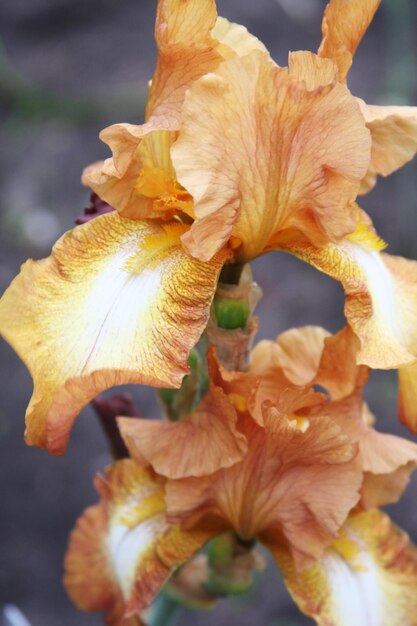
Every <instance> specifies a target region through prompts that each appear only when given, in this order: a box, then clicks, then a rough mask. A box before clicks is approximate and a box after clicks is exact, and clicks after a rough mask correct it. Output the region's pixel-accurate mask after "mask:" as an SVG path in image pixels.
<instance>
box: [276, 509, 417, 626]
mask: <svg viewBox="0 0 417 626" xmlns="http://www.w3.org/2000/svg"><path fill="white" fill-rule="evenodd" d="M268 547H269V548H270V549H271V551H272V553H273V555H274V557H275V559H276V561H277V563H278V565H279V567H280V568H281V570H282V573H283V575H284V579H285V583H286V585H287V587H288V590H289V592H290V594H291V595H292V597H293V599H294V601H295V602H296V603H297V605H298V607H299V608H300V609H301V611H302V612H303V613H305V614H306V615H308V616H310V617H312V618H314V619H315V620H316V623H317V624H318V626H352V624H355V626H417V595H416V593H415V589H416V584H417V549H416V547H415V546H414V545H413V544H411V543H410V541H409V538H408V536H407V535H406V534H405V533H403V532H402V531H401V530H400V529H399V528H397V527H396V526H395V525H394V524H393V523H392V522H391V521H390V519H389V517H388V516H387V515H385V514H384V513H381V512H380V511H378V510H376V509H374V510H371V511H368V512H366V513H359V514H357V515H351V516H350V518H349V519H348V521H347V523H346V524H345V526H344V527H343V529H342V531H341V536H340V539H339V540H338V541H336V542H335V543H334V544H333V546H331V547H330V548H329V549H328V550H327V551H326V552H325V553H324V556H323V557H322V558H321V559H320V561H319V562H318V563H317V565H315V566H314V567H312V568H311V569H309V570H306V571H304V572H301V573H300V572H299V571H297V570H296V568H295V566H294V563H293V562H292V559H291V558H290V557H289V555H288V553H287V554H285V553H284V552H283V551H282V550H279V549H278V548H277V547H274V546H271V545H269V546H268Z"/></svg>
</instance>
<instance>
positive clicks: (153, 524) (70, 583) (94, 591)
mask: <svg viewBox="0 0 417 626" xmlns="http://www.w3.org/2000/svg"><path fill="white" fill-rule="evenodd" d="M96 485H97V488H98V491H99V493H100V495H101V498H102V499H101V501H100V502H99V504H97V505H96V506H93V507H90V508H89V509H87V510H86V511H85V513H84V515H83V516H82V517H81V518H80V519H79V520H78V523H77V525H76V527H75V529H74V531H73V532H72V534H71V537H70V542H69V547H68V552H67V555H66V559H65V586H66V588H67V591H68V593H69V595H70V596H71V599H72V600H73V602H74V603H75V604H76V605H77V606H78V607H79V608H81V609H83V610H87V611H105V612H106V622H107V624H109V625H110V626H133V625H134V624H138V625H139V621H136V620H137V617H136V616H137V614H138V613H139V611H141V610H142V609H144V608H146V607H147V606H148V605H149V604H150V603H151V602H152V600H153V599H154V597H155V596H156V594H157V593H158V592H159V591H160V590H161V587H162V586H163V584H164V583H165V581H166V580H167V578H169V576H170V575H171V573H172V572H173V570H174V569H175V568H176V567H178V565H180V564H181V563H182V562H184V561H185V560H187V559H188V558H189V557H191V556H192V555H193V554H194V553H195V552H196V551H197V550H198V549H199V548H200V547H201V546H202V545H203V544H204V543H205V542H206V541H207V540H208V539H209V536H208V535H207V534H205V533H202V532H199V531H195V532H190V533H186V532H183V531H182V530H181V529H180V528H179V527H178V526H172V525H170V524H169V523H168V522H167V520H166V515H165V500H164V489H163V485H161V483H160V482H158V481H157V480H156V479H155V478H154V477H153V476H152V474H151V473H149V472H148V471H147V470H145V469H144V468H142V467H140V466H139V465H137V464H136V463H135V462H134V461H132V460H126V461H121V462H119V463H117V464H116V465H114V466H113V467H112V468H110V470H108V471H107V475H106V479H105V480H103V479H98V480H97V481H96ZM129 620H131V621H129Z"/></svg>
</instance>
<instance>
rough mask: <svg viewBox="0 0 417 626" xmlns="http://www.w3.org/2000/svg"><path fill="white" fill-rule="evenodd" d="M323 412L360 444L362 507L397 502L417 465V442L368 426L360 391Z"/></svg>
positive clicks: (325, 407)
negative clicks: (362, 472) (362, 473)
mask: <svg viewBox="0 0 417 626" xmlns="http://www.w3.org/2000/svg"><path fill="white" fill-rule="evenodd" d="M323 413H324V414H325V415H327V416H328V417H330V418H331V419H332V421H333V422H334V423H335V424H337V425H338V426H339V427H340V428H341V430H342V431H343V432H344V433H345V434H346V435H347V436H348V437H349V440H350V441H351V442H352V443H357V444H358V446H359V453H360V462H361V466H362V469H363V471H364V482H363V485H362V490H361V506H362V507H363V508H373V507H380V506H385V505H386V504H390V503H393V502H396V501H397V500H398V499H399V498H400V496H401V495H402V493H403V491H404V489H405V488H406V486H407V483H408V480H409V477H410V474H411V472H413V471H414V470H415V468H416V467H417V445H416V444H415V443H413V442H411V441H408V440H407V439H403V438H402V437H397V436H395V435H389V434H386V433H381V432H378V431H376V430H375V429H374V428H372V427H371V426H369V425H368V424H367V423H366V422H365V419H364V403H363V397H362V392H361V391H357V392H355V393H354V394H352V395H351V396H349V397H347V398H344V399H343V400H340V401H336V402H331V403H329V404H327V405H325V406H324V407H323V410H322V413H321V414H323ZM319 414H320V413H319Z"/></svg>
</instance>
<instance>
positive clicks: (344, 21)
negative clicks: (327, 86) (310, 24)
mask: <svg viewBox="0 0 417 626" xmlns="http://www.w3.org/2000/svg"><path fill="white" fill-rule="evenodd" d="M380 3H381V0H330V2H329V4H328V5H327V7H326V10H325V12H324V16H323V22H322V26H321V29H322V35H323V39H322V41H321V44H320V48H319V50H318V54H319V56H321V57H327V58H329V59H332V60H333V61H334V62H335V63H336V64H337V67H338V68H339V75H338V79H339V81H340V82H345V81H346V79H347V75H348V73H349V70H350V66H351V65H352V59H353V56H354V54H355V52H356V48H357V47H358V45H359V44H360V42H361V39H362V37H363V36H364V34H365V33H366V31H367V29H368V26H369V25H370V23H371V22H372V19H373V17H374V15H375V13H376V11H377V9H378V7H379V5H380Z"/></svg>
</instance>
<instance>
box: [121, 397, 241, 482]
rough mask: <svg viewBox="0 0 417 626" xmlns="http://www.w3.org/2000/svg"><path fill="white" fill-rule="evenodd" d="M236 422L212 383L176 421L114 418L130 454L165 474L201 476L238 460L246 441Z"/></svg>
mask: <svg viewBox="0 0 417 626" xmlns="http://www.w3.org/2000/svg"><path fill="white" fill-rule="evenodd" d="M236 422H237V414H236V410H235V408H234V406H233V404H232V403H231V401H230V400H229V399H228V397H227V396H226V394H225V393H224V392H223V391H222V389H221V388H220V387H215V386H214V385H212V387H211V389H210V390H209V391H208V392H207V393H206V394H205V396H204V398H203V399H202V400H201V402H200V404H199V405H198V406H197V408H196V410H195V411H194V412H193V413H192V414H191V415H190V416H188V417H186V418H184V419H182V420H180V421H179V422H161V421H159V420H158V421H154V420H145V419H140V420H138V419H135V420H132V419H128V418H127V419H123V418H120V419H119V420H118V424H119V427H120V430H121V434H122V436H123V439H124V440H125V443H126V445H127V447H128V449H129V451H130V454H131V455H132V456H133V458H136V456H138V458H139V459H145V460H146V461H147V462H148V463H150V464H151V465H152V467H153V468H154V469H155V471H156V472H158V474H162V475H163V476H167V477H168V478H184V477H186V476H204V475H208V474H212V473H214V472H216V471H217V470H218V469H220V468H222V467H229V466H231V465H234V464H235V463H237V462H238V461H240V460H241V459H242V457H243V456H244V454H245V453H246V452H247V442H246V438H245V436H244V435H243V434H242V433H240V432H239V431H238V430H237V428H236Z"/></svg>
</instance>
